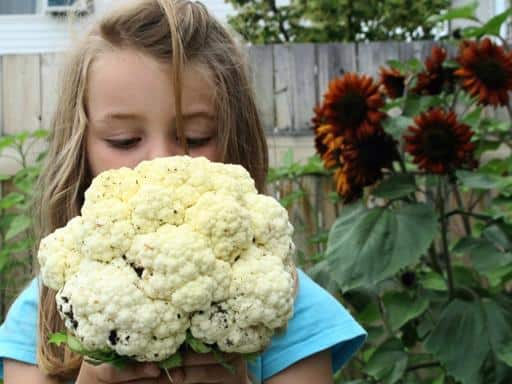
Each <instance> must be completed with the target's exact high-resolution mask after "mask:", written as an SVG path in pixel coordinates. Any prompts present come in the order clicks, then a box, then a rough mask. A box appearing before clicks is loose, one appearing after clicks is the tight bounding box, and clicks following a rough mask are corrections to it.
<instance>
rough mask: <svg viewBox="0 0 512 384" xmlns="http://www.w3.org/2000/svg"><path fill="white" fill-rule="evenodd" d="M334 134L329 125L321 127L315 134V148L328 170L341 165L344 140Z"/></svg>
mask: <svg viewBox="0 0 512 384" xmlns="http://www.w3.org/2000/svg"><path fill="white" fill-rule="evenodd" d="M332 132H333V127H332V126H331V125H329V124H324V125H321V126H319V127H318V128H317V130H316V132H315V147H316V150H317V152H318V154H319V155H320V157H321V158H322V161H323V163H324V167H325V168H327V169H331V168H334V167H337V166H339V165H340V153H341V147H342V145H343V138H342V137H341V136H335V135H334V134H333V133H332Z"/></svg>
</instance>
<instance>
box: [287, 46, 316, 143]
mask: <svg viewBox="0 0 512 384" xmlns="http://www.w3.org/2000/svg"><path fill="white" fill-rule="evenodd" d="M291 53H292V56H293V63H294V73H293V75H294V77H293V80H292V81H293V82H292V84H293V90H294V97H293V107H294V111H295V125H294V127H293V128H294V131H296V132H307V133H309V128H310V125H311V123H310V122H311V117H312V116H313V108H314V106H315V105H316V104H317V103H318V86H317V83H318V81H317V64H316V47H315V44H293V45H292V46H291Z"/></svg>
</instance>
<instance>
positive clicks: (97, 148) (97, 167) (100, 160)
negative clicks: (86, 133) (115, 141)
mask: <svg viewBox="0 0 512 384" xmlns="http://www.w3.org/2000/svg"><path fill="white" fill-rule="evenodd" d="M86 154H87V164H88V167H89V171H90V172H91V175H92V176H93V177H95V176H97V175H98V174H99V173H100V172H103V171H106V170H108V169H116V168H121V167H134V166H135V165H137V163H138V160H137V159H135V158H132V157H134V156H130V155H129V154H128V152H121V151H117V150H115V149H112V148H111V147H109V146H108V145H107V144H106V143H104V142H103V141H102V140H99V139H95V138H94V137H90V138H87V147H86Z"/></svg>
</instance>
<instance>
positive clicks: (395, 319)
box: [382, 292, 428, 332]
mask: <svg viewBox="0 0 512 384" xmlns="http://www.w3.org/2000/svg"><path fill="white" fill-rule="evenodd" d="M382 300H383V301H384V306H385V308H386V312H387V314H388V319H389V323H390V325H391V330H392V331H393V332H396V331H397V330H399V329H400V328H401V327H402V326H403V325H404V324H405V323H407V322H408V321H409V320H412V319H415V318H416V317H418V316H420V315H421V314H422V313H423V312H425V311H426V310H427V308H428V300H427V299H426V298H425V297H416V298H411V297H410V295H409V294H407V293H406V292H387V293H386V294H384V296H383V297H382Z"/></svg>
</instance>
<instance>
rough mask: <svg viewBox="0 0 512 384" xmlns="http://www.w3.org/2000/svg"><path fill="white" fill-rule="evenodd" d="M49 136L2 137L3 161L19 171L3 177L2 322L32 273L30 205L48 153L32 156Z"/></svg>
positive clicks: (0, 228)
mask: <svg viewBox="0 0 512 384" xmlns="http://www.w3.org/2000/svg"><path fill="white" fill-rule="evenodd" d="M46 137H47V132H46V131H45V130H38V131H34V132H21V133H18V134H13V135H6V136H2V137H0V158H2V159H3V160H4V162H5V161H10V162H11V164H12V167H13V168H14V169H17V170H16V172H15V173H14V174H0V181H1V182H2V194H1V198H0V244H1V246H0V322H2V321H3V316H4V315H5V312H6V308H7V305H8V304H9V302H10V301H11V299H12V298H14V297H15V296H16V295H17V293H18V291H19V289H20V288H21V287H22V286H23V285H24V284H25V282H26V281H27V280H28V279H29V278H30V276H31V274H32V266H33V255H32V248H33V242H34V240H33V237H32V233H31V226H32V218H31V214H30V204H31V199H32V195H33V193H34V183H35V181H36V179H37V177H38V175H39V172H40V166H41V161H42V159H43V157H44V155H45V153H44V152H41V153H40V154H39V155H38V156H37V158H36V159H30V157H31V156H33V153H32V150H33V148H34V145H36V144H38V143H41V141H43V140H44V139H45V138H46Z"/></svg>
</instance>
